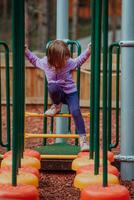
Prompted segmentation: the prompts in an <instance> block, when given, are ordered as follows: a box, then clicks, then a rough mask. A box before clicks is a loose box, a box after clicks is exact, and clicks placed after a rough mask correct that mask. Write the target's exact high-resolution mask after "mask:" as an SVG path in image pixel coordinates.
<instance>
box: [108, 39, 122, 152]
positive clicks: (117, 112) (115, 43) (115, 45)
mask: <svg viewBox="0 0 134 200" xmlns="http://www.w3.org/2000/svg"><path fill="white" fill-rule="evenodd" d="M113 48H116V57H117V62H116V142H115V144H112V143H111V138H112V132H111V131H112V112H111V110H112V51H113ZM119 69H120V45H119V43H118V42H114V43H112V44H111V45H110V46H109V65H108V126H107V130H108V149H109V150H111V149H112V148H115V147H117V146H118V143H119V73H120V71H119Z"/></svg>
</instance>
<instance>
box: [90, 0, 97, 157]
mask: <svg viewBox="0 0 134 200" xmlns="http://www.w3.org/2000/svg"><path fill="white" fill-rule="evenodd" d="M95 7H96V0H92V1H91V12H92V13H91V43H92V45H91V79H90V80H91V81H90V159H93V157H94V156H93V154H94V67H95V16H96V15H95Z"/></svg>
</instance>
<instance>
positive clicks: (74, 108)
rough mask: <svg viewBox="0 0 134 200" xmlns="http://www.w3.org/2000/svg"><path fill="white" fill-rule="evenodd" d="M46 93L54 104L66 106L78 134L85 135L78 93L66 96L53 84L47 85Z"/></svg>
mask: <svg viewBox="0 0 134 200" xmlns="http://www.w3.org/2000/svg"><path fill="white" fill-rule="evenodd" d="M48 91H49V95H50V98H51V99H52V101H53V103H54V104H59V103H64V104H67V105H68V107H69V111H70V113H71V114H72V116H73V119H74V122H75V126H76V130H77V132H78V134H85V133H86V132H85V125H84V120H83V118H82V115H81V111H80V105H79V99H78V93H77V92H73V93H70V94H66V93H65V92H64V91H63V90H62V88H61V87H60V86H59V85H58V84H55V83H51V84H49V85H48Z"/></svg>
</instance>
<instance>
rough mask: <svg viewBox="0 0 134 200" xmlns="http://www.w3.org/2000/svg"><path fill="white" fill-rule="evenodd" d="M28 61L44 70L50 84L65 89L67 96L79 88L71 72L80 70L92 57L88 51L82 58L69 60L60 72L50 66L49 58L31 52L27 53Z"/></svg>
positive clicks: (87, 50)
mask: <svg viewBox="0 0 134 200" xmlns="http://www.w3.org/2000/svg"><path fill="white" fill-rule="evenodd" d="M25 54H26V57H27V59H28V60H29V61H30V63H32V64H33V65H34V66H35V67H38V68H40V69H42V70H43V71H44V72H45V75H46V78H47V81H48V84H49V83H56V84H59V86H60V87H61V88H62V89H63V91H64V92H65V93H66V94H69V93H72V92H76V91H77V88H76V85H75V82H74V80H73V79H72V73H71V71H72V70H74V69H76V68H79V67H80V66H81V65H82V64H83V63H84V62H85V61H86V60H87V59H88V58H89V56H90V51H89V49H86V50H85V51H84V52H83V53H81V55H80V56H78V57H77V58H75V59H72V58H69V59H68V60H67V63H66V65H65V66H64V67H63V68H62V69H61V71H60V72H56V71H55V70H54V68H52V67H50V66H49V63H48V61H47V56H45V57H43V58H41V59H40V58H38V57H37V56H36V55H35V54H33V53H32V52H31V51H30V50H28V51H27V52H26V53H25Z"/></svg>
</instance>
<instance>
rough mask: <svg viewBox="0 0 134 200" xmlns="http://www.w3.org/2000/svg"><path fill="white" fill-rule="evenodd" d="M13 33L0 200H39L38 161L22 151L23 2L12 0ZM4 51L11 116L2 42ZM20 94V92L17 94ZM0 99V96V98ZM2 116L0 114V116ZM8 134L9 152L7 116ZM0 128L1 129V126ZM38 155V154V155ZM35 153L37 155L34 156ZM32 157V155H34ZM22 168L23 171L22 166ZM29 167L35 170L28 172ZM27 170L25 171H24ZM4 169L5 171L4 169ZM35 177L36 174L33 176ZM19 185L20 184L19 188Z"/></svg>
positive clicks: (4, 44)
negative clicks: (5, 149) (11, 131)
mask: <svg viewBox="0 0 134 200" xmlns="http://www.w3.org/2000/svg"><path fill="white" fill-rule="evenodd" d="M12 8H13V9H12V11H13V16H12V24H13V26H12V32H13V133H12V155H10V154H11V153H9V156H8V155H7V157H6V158H4V159H3V160H2V163H1V173H0V199H3V200H4V199H5V200H6V199H9V200H10V199H20V200H24V199H29V200H38V190H37V188H36V187H37V186H38V169H39V168H40V160H39V159H37V158H35V157H30V156H29V157H28V156H25V155H23V152H24V102H25V101H24V91H25V90H24V80H25V79H24V72H25V71H24V30H25V28H24V0H20V1H19V2H17V1H16V0H12ZM0 45H3V46H4V47H5V50H6V54H5V55H6V68H7V70H6V72H7V77H6V78H7V91H8V93H7V95H8V96H7V100H8V103H7V108H8V111H9V114H10V95H9V54H8V53H9V50H8V47H7V45H6V43H5V42H2V41H1V42H0ZM20 91H21V92H20ZM0 96H1V95H0ZM0 114H1V113H0ZM8 120H9V122H7V124H8V128H9V131H8V132H7V144H3V142H2V135H0V136H1V137H0V142H1V145H2V146H5V147H7V148H8V149H10V133H9V132H10V115H9V116H8ZM0 128H1V127H0ZM37 154H38V153H37ZM37 154H36V155H37ZM34 156H35V153H34ZM22 166H23V169H21V167H22ZM31 166H34V167H36V168H37V169H33V168H32V169H30V168H31ZM27 167H28V168H27ZM3 168H4V169H3ZM24 168H25V170H24ZM35 174H36V175H35ZM18 184H20V185H18Z"/></svg>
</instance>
